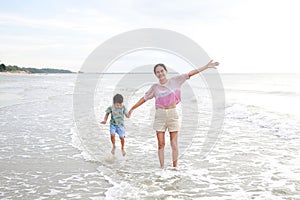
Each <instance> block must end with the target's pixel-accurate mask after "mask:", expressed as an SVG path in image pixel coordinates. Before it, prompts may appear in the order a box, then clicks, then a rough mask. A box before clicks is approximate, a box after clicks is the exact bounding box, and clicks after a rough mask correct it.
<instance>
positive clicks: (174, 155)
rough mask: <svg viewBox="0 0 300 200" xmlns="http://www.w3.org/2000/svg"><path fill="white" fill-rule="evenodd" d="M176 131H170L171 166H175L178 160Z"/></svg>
mask: <svg viewBox="0 0 300 200" xmlns="http://www.w3.org/2000/svg"><path fill="white" fill-rule="evenodd" d="M177 138H178V131H175V132H170V143H171V147H172V159H173V167H177V160H178V142H177Z"/></svg>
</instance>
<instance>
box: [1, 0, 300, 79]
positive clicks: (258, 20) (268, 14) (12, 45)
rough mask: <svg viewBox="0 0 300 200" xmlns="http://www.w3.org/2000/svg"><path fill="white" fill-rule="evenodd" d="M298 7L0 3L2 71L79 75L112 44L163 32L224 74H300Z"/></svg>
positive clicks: (160, 57)
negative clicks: (144, 32)
mask: <svg viewBox="0 0 300 200" xmlns="http://www.w3.org/2000/svg"><path fill="white" fill-rule="evenodd" d="M298 2H299V1H297V0H186V1H183V0H172V1H171V0H166V1H153V0H151V1H150V0H124V1H114V0H112V1H104V0H86V1H81V0H43V1H39V0H26V1H23V0H10V1H7V0H0V63H4V64H7V65H17V66H20V67H36V68H60V69H69V70H72V71H78V70H80V68H81V66H82V64H83V63H84V61H85V59H86V58H87V57H88V56H89V54H90V53H91V52H92V51H93V50H94V49H95V48H97V47H98V46H99V45H101V44H102V43H103V42H105V41H106V40H108V39H110V38H112V37H113V36H115V35H118V34H121V33H123V32H126V31H130V30H134V29H140V28H161V29H168V30H172V31H176V32H178V33H181V34H184V35H185V36H187V37H188V38H190V39H192V40H194V41H195V42H197V43H198V44H199V45H200V46H201V47H202V48H203V49H204V50H205V51H206V52H207V53H208V55H209V56H210V57H211V58H213V59H214V60H216V61H219V62H220V64H221V65H220V66H219V68H218V70H219V72H221V73H300V64H298V63H297V61H296V59H297V58H298V56H299V52H300V49H299V47H300V39H299V36H300V30H299V29H300V28H299V27H300V26H299V20H298V19H300V12H299V10H300V3H298ZM151 57H153V58H151ZM122 59H123V62H122V60H119V61H118V62H117V63H119V65H122V64H123V65H124V64H125V63H126V64H127V65H128V63H129V64H130V63H131V64H135V65H136V64H142V63H143V61H145V64H148V63H149V62H150V61H149V60H147V59H150V60H151V59H153V63H155V62H157V63H158V62H160V61H163V62H166V63H167V66H168V64H169V65H177V66H179V68H181V70H182V69H183V70H184V69H185V66H184V65H183V64H182V63H181V62H180V61H178V60H177V61H174V60H175V59H172V56H171V55H165V54H164V53H159V52H137V53H136V55H130V56H128V57H127V58H122ZM146 60H147V61H146ZM122 67H123V66H122ZM116 69H117V70H118V68H116ZM123 69H124V68H123ZM123 71H124V70H123Z"/></svg>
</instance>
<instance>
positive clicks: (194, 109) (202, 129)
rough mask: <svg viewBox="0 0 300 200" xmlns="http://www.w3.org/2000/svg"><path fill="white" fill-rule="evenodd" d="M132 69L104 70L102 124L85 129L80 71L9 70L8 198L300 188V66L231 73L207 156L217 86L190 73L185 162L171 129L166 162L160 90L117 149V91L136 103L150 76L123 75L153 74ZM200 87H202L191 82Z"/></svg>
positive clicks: (185, 195)
mask: <svg viewBox="0 0 300 200" xmlns="http://www.w3.org/2000/svg"><path fill="white" fill-rule="evenodd" d="M149 75H150V76H153V75H152V74H149ZM130 76H132V78H128V75H124V74H105V75H102V76H100V78H99V81H98V82H97V87H96V89H95V91H94V94H93V98H94V99H93V102H94V104H93V108H94V109H93V110H94V115H93V116H86V117H87V118H88V120H90V121H92V122H95V123H97V124H98V125H97V129H96V130H95V129H93V128H92V127H91V126H90V124H89V123H87V124H80V126H81V127H84V128H81V129H79V124H77V122H78V120H77V119H76V116H74V89H75V87H76V84H78V82H76V78H77V74H53V75H52V74H48V75H44V74H38V75H0V116H1V118H0V127H1V128H0V138H1V140H0V152H1V154H0V181H1V184H0V198H3V199H297V198H299V197H300V179H299V177H300V167H299V166H300V150H299V149H300V123H299V122H300V109H299V108H298V104H299V103H298V102H300V90H299V87H298V86H299V85H300V75H299V74H222V75H221V78H222V81H223V85H224V91H225V96H226V99H225V116H224V119H223V120H224V123H223V126H222V127H221V130H220V131H219V134H218V135H217V136H218V137H217V138H214V139H215V141H214V144H213V146H212V147H211V149H210V151H209V153H208V154H206V155H205V156H204V157H203V155H202V152H201V149H202V147H203V143H204V141H205V139H206V138H208V137H209V135H207V133H208V129H209V125H210V124H211V118H212V115H213V113H212V104H211V95H210V92H211V91H209V90H208V89H207V87H206V84H205V81H203V79H201V77H193V78H191V79H190V80H188V81H187V82H186V83H185V84H184V85H183V88H182V91H183V93H182V103H181V104H179V105H178V111H179V113H180V122H181V129H180V133H179V154H180V155H179V162H178V165H179V166H178V167H177V168H176V169H174V168H172V167H171V150H170V143H169V134H168V133H166V147H165V165H166V167H165V168H164V169H160V168H159V161H158V156H157V139H156V135H155V132H154V131H153V129H152V123H153V117H154V113H155V108H154V101H153V100H150V101H149V102H146V103H145V104H144V105H142V106H141V107H139V108H138V109H136V110H135V111H134V112H133V114H132V117H131V118H130V119H126V120H125V128H126V138H125V140H126V142H125V148H126V151H127V155H126V156H125V157H123V156H122V155H121V151H120V143H119V139H118V138H117V139H116V142H117V151H116V155H115V156H113V155H111V153H110V151H111V143H110V136H109V125H108V124H106V125H101V124H100V123H99V122H100V121H101V120H102V119H103V117H104V115H105V109H106V108H107V107H108V106H109V105H111V104H112V97H113V95H114V93H116V92H118V93H121V94H122V95H123V96H124V97H126V98H125V99H124V100H125V101H124V105H125V106H127V107H128V108H130V107H131V106H132V105H133V104H134V103H136V101H138V100H139V99H140V98H141V97H142V96H143V95H144V93H145V91H147V89H148V88H149V87H150V85H151V82H149V83H148V82H147V83H145V84H144V85H136V87H135V85H134V84H133V85H132V86H131V87H126V84H125V85H122V84H121V85H118V83H120V80H122V78H124V77H127V81H128V80H130V81H133V82H134V81H136V82H141V81H143V80H144V75H141V74H131V75H130ZM169 76H172V74H169ZM153 78H154V76H153ZM153 81H157V80H155V78H154V79H153ZM191 88H192V90H193V91H194V93H190V92H186V91H189V89H191ZM83 116H84V111H83ZM79 121H80V120H79ZM83 130H84V131H83Z"/></svg>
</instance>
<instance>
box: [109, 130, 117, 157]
mask: <svg viewBox="0 0 300 200" xmlns="http://www.w3.org/2000/svg"><path fill="white" fill-rule="evenodd" d="M110 140H111V143H112V145H113V148H112V150H111V153H112V154H113V155H115V152H116V140H115V134H111V135H110Z"/></svg>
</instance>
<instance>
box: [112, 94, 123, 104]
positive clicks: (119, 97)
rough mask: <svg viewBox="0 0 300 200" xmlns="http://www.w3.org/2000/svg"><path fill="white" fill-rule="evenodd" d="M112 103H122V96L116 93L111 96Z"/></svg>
mask: <svg viewBox="0 0 300 200" xmlns="http://www.w3.org/2000/svg"><path fill="white" fill-rule="evenodd" d="M113 102H114V103H123V96H122V95H120V94H116V95H115V96H114V98H113Z"/></svg>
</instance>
